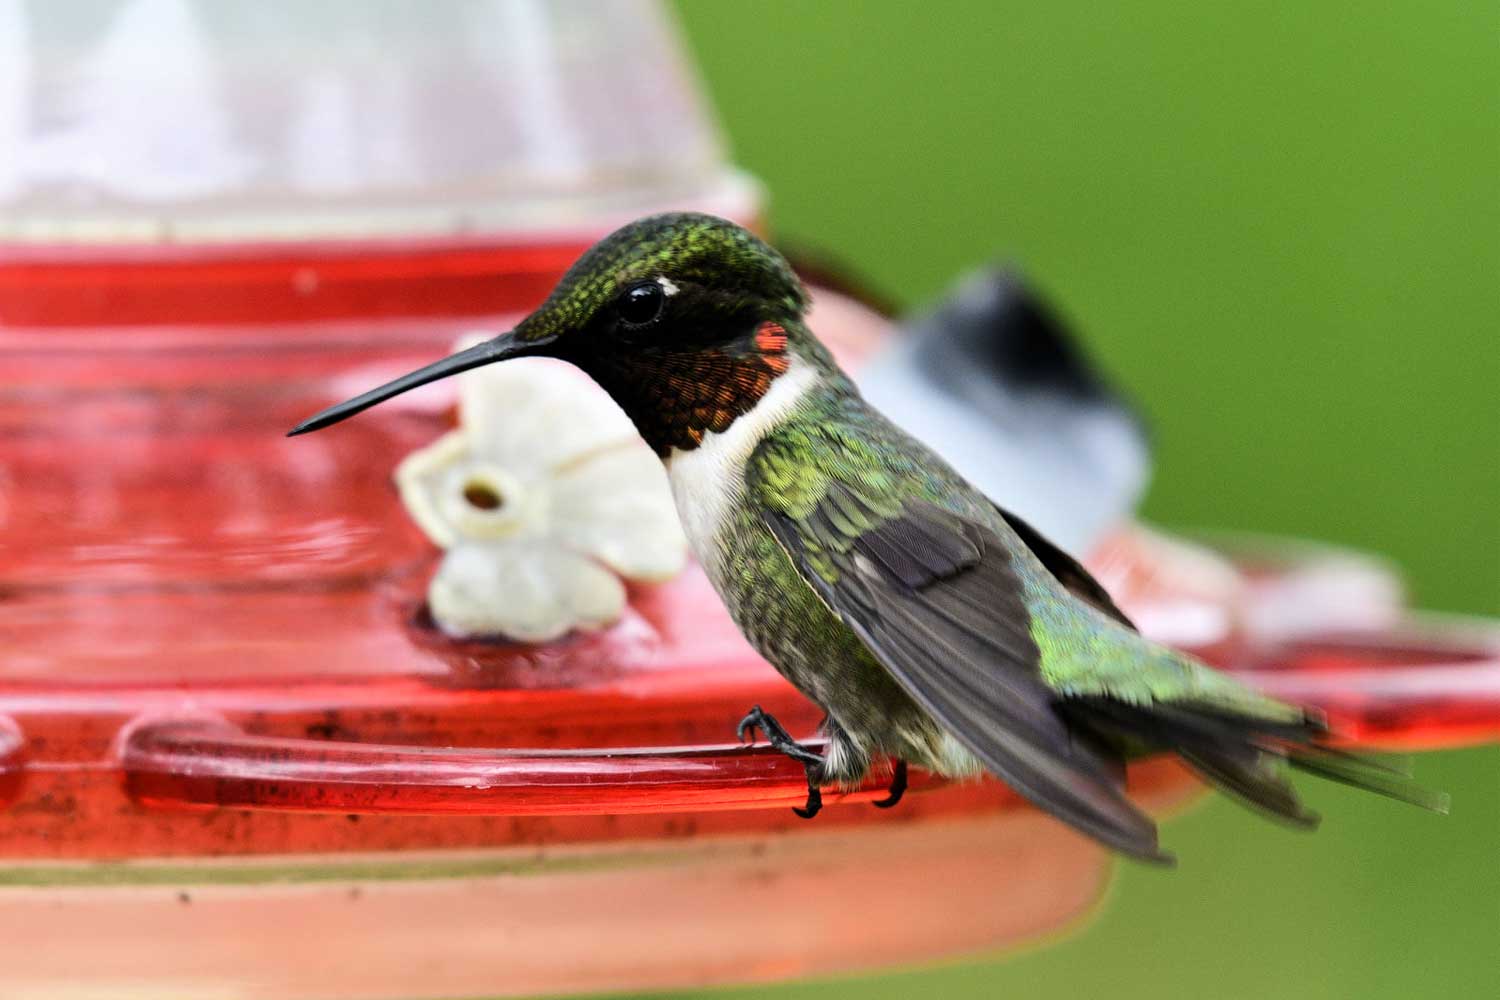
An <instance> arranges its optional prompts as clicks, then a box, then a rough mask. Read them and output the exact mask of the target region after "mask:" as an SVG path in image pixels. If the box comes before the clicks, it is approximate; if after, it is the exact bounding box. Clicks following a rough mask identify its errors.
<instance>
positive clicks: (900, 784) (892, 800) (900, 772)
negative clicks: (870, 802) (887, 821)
mask: <svg viewBox="0 0 1500 1000" xmlns="http://www.w3.org/2000/svg"><path fill="white" fill-rule="evenodd" d="M905 794H906V761H904V760H898V761H896V773H895V774H893V775H891V790H890V793H889V794H887V795H886V797H885V798H883V799H879V800H877V801H876V802H875V803H874V805H875V808H876V809H889V808H890V807H891V806H893V805H895V804H896V803H897V802H900V801H901V798H902V796H904V795H905Z"/></svg>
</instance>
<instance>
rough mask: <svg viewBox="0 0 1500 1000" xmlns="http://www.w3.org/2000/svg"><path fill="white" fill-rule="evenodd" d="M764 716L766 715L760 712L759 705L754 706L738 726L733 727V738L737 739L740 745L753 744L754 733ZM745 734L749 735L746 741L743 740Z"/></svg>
mask: <svg viewBox="0 0 1500 1000" xmlns="http://www.w3.org/2000/svg"><path fill="white" fill-rule="evenodd" d="M765 715H766V713H765V712H762V711H761V709H760V706H759V705H756V706H755V707H754V708H752V709H751V710H750V711H748V712H746V713H745V717H744V718H743V719H741V720H740V724H739V725H737V726H735V727H734V735H735V737H736V738H738V739H739V741H740V742H741V743H745V742H749V743H754V742H755V731H756V730H757V729H759V728H760V723H761V720H762V719H764V718H765ZM746 733H749V734H750V739H749V740H748V741H747V740H746V739H745V734H746Z"/></svg>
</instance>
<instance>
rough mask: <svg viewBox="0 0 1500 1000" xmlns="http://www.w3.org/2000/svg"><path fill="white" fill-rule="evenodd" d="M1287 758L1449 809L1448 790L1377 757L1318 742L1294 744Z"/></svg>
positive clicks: (1310, 769) (1370, 788) (1332, 776)
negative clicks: (1427, 784) (1416, 778)
mask: <svg viewBox="0 0 1500 1000" xmlns="http://www.w3.org/2000/svg"><path fill="white" fill-rule="evenodd" d="M1286 758H1287V762H1288V763H1289V764H1291V766H1292V767H1294V768H1296V769H1297V770H1299V771H1305V772H1307V773H1308V774H1316V775H1317V776H1318V777H1320V778H1326V779H1327V780H1329V781H1337V782H1339V783H1340V784H1343V785H1351V786H1353V787H1355V788H1360V789H1363V790H1364V791H1367V792H1374V793H1375V794H1377V795H1384V796H1385V797H1387V798H1391V799H1395V800H1397V801H1398V802H1407V803H1410V804H1411V805H1414V806H1421V807H1422V808H1423V809H1426V810H1428V811H1429V812H1435V813H1444V814H1446V813H1447V812H1448V804H1449V799H1448V794H1447V793H1446V792H1435V791H1433V790H1432V789H1430V788H1423V787H1422V786H1421V785H1419V784H1417V783H1416V782H1415V781H1413V780H1412V779H1411V775H1410V774H1407V773H1406V772H1405V771H1403V770H1401V769H1400V768H1396V767H1391V766H1390V765H1389V764H1387V763H1385V762H1384V761H1381V760H1378V759H1376V758H1373V757H1367V756H1364V755H1362V754H1357V753H1350V752H1348V751H1347V750H1340V749H1338V748H1337V747H1330V746H1322V745H1320V744H1316V743H1311V744H1306V745H1303V746H1300V747H1293V748H1291V749H1290V750H1289V751H1288V752H1287V755H1286Z"/></svg>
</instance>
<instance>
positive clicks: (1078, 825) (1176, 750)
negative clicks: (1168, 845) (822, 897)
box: [290, 213, 1443, 863]
mask: <svg viewBox="0 0 1500 1000" xmlns="http://www.w3.org/2000/svg"><path fill="white" fill-rule="evenodd" d="M808 303H809V299H808V294H807V292H806V290H805V289H804V287H803V285H802V283H801V282H800V281H799V279H798V277H797V276H796V274H795V273H794V272H793V271H792V269H791V267H790V266H789V265H788V264H787V262H786V260H785V259H784V258H783V257H782V256H781V255H780V254H779V253H778V252H776V251H775V250H774V249H772V248H771V247H770V246H768V245H767V244H766V243H765V242H763V241H762V240H761V239H759V238H758V237H756V236H755V235H754V234H752V233H750V232H749V231H747V230H746V229H744V228H742V227H740V226H738V225H736V224H734V223H733V222H730V221H727V220H725V219H720V218H716V217H714V216H710V215H703V214H697V213H667V214H661V215H654V216H650V217H647V218H643V219H640V220H637V221H635V222H632V223H630V224H628V225H625V226H624V227H622V228H620V229H618V230H616V231H615V232H613V233H612V234H610V235H609V236H607V237H605V238H604V239H603V240H601V241H600V242H598V243H597V244H595V245H594V246H593V247H592V248H591V249H589V250H588V251H587V252H586V253H585V254H584V255H583V256H582V257H581V258H579V260H578V261H577V262H576V263H575V264H574V265H573V266H572V267H571V268H570V269H569V270H568V272H567V273H566V274H565V275H564V276H563V278H562V279H561V280H560V281H559V283H558V284H557V286H556V288H555V289H554V290H553V291H552V293H551V295H550V296H549V297H548V298H547V300H546V301H545V302H544V303H543V304H542V305H541V306H540V307H538V308H537V309H536V311H535V312H533V313H531V314H530V315H528V316H527V317H526V318H525V319H523V320H522V321H521V322H520V323H519V324H517V325H516V326H515V328H514V329H512V330H510V331H508V332H506V333H502V334H500V335H499V336H497V337H495V338H493V339H491V340H488V341H485V342H483V343H481V344H479V345H477V346H474V347H471V348H469V349H467V350H464V351H461V352H459V353H457V354H453V355H451V356H449V357H446V358H443V359H442V360H440V361H437V362H435V363H433V364H431V365H428V366H427V367H425V368H421V369H419V370H417V371H415V372H412V373H410V374H408V375H405V376H403V377H401V378H398V379H396V380H394V381H392V382H389V383H387V384H386V385H383V386H380V387H378V388H375V389H372V390H370V391H368V392H366V393H364V394H362V395H359V396H356V397H355V398H353V399H350V400H348V401H346V402H344V403H340V404H338V405H336V406H332V407H330V408H328V409H326V410H324V411H323V412H321V413H319V414H317V415H315V416H313V417H311V418H309V419H308V420H306V421H304V422H303V423H301V424H300V425H298V426H297V427H296V428H294V429H293V430H292V431H291V432H290V433H291V434H292V435H297V434H303V433H307V432H309V431H314V430H318V429H320V428H323V427H327V426H329V425H330V424H334V423H337V422H338V421H341V420H344V419H345V418H347V417H350V416H353V415H354V414H356V413H359V412H360V411H362V410H364V409H366V408H368V407H370V406H373V405H375V404H376V403H379V402H381V401H383V400H386V399H389V398H391V397H392V396H395V395H397V394H399V393H402V392H405V391H407V390H409V389H412V388H415V387H417V386H420V385H424V384H426V383H429V382H432V381H434V380H436V379H440V378H444V377H446V376H448V375H452V374H455V373H458V372H462V371H467V370H469V369H471V368H475V367H478V366H481V365H489V364H497V363H500V362H503V361H506V360H508V359H513V358H522V357H550V358H557V359H560V360H562V361H565V362H568V363H570V364H572V365H574V366H576V367H578V368H579V369H581V370H582V371H583V372H584V373H586V374H587V375H588V376H589V377H590V378H592V379H593V380H594V381H595V382H596V383H598V385H599V386H600V387H602V388H603V389H604V390H605V391H606V392H608V393H609V395H610V396H611V397H613V398H614V400H615V402H616V403H617V404H618V405H619V406H620V408H621V409H622V410H623V411H624V412H625V413H626V414H627V415H628V416H629V417H630V419H631V420H632V421H633V422H634V424H635V427H636V429H637V430H638V432H639V433H640V435H641V437H642V438H644V439H645V441H646V442H647V443H648V444H649V445H650V446H651V447H652V448H653V449H654V450H655V451H656V453H657V454H658V455H659V456H660V457H661V460H662V462H663V463H664V464H665V466H666V470H667V475H668V479H669V481H670V483H671V488H672V494H673V498H674V500H675V502H676V505H677V509H678V512H679V515H680V517H681V520H682V523H683V527H684V529H685V532H686V534H687V537H688V540H689V543H690V545H691V547H692V550H693V552H694V554H695V556H696V557H697V559H698V561H699V562H700V563H701V565H702V567H703V569H704V571H705V572H706V573H707V575H708V578H709V580H710V581H711V582H712V584H713V586H714V588H715V589H716V590H717V592H718V594H719V596H720V598H721V599H722V600H723V602H724V604H725V606H726V607H727V609H728V611H729V614H730V616H731V617H732V618H733V620H734V622H735V624H736V625H737V626H738V628H739V629H740V631H741V632H742V633H743V634H744V635H745V637H746V639H747V640H748V641H749V642H750V644H751V645H752V646H753V647H754V648H755V649H756V650H757V651H758V652H759V653H760V654H761V655H762V656H763V657H764V658H765V659H766V660H767V661H769V662H770V663H771V664H772V665H773V666H774V667H775V668H776V669H777V670H778V671H779V672H780V673H781V674H782V675H783V676H784V677H786V679H787V680H789V681H790V682H791V683H792V684H793V685H794V686H795V687H796V688H797V689H798V690H800V691H801V692H802V693H803V694H804V695H806V696H807V697H808V698H810V699H811V700H812V701H813V702H815V703H816V704H817V705H818V706H819V707H820V708H821V709H822V710H823V711H824V712H825V713H826V716H827V717H826V719H825V720H824V722H823V723H822V726H821V730H822V734H823V736H824V737H825V738H826V743H824V744H823V747H822V749H821V750H819V749H817V747H816V745H815V744H808V743H802V742H798V741H797V740H795V739H793V738H792V737H791V736H790V735H789V734H788V733H787V732H786V730H785V729H784V728H783V727H782V726H781V725H780V724H779V723H778V722H777V720H776V719H775V718H774V717H772V716H771V715H769V714H768V713H766V712H764V711H762V710H761V709H760V707H759V706H756V707H754V708H752V709H751V710H750V711H749V712H748V713H747V714H746V715H745V717H744V718H743V719H742V720H740V722H739V725H738V727H737V732H738V735H739V736H740V738H741V739H742V740H743V739H745V738H746V737H747V735H748V736H749V738H751V739H754V738H755V734H756V733H757V732H763V733H764V734H765V736H766V738H767V740H768V742H769V743H771V745H772V746H774V747H775V748H776V749H777V750H779V751H781V752H783V753H785V754H787V755H789V756H790V757H792V758H794V759H795V760H797V761H799V762H801V763H802V764H803V765H804V767H805V770H806V775H807V785H808V791H807V802H806V804H805V805H804V806H803V807H802V808H800V809H798V810H797V811H798V813H799V814H801V815H803V816H806V817H811V816H813V815H815V814H816V813H817V812H818V810H819V809H820V808H821V805H822V789H823V788H824V787H825V786H838V787H844V788H849V787H853V786H856V785H859V784H860V783H862V782H863V781H864V780H865V778H866V776H867V775H868V773H869V772H870V771H871V769H872V768H875V767H881V768H886V767H889V768H890V769H891V774H892V777H891V787H890V794H889V795H888V796H887V797H886V798H885V799H883V800H882V801H881V802H878V803H876V804H877V805H882V806H891V805H894V804H895V803H896V802H897V801H899V800H900V798H901V795H902V793H903V792H904V791H905V788H906V780H907V779H906V775H907V765H908V764H911V765H914V766H918V767H921V768H924V769H926V770H928V771H930V772H934V773H936V774H938V775H941V776H944V777H948V778H953V779H963V778H969V777H973V776H977V775H979V774H981V773H983V772H988V773H990V774H992V775H994V776H995V777H997V778H999V779H1000V780H1002V781H1004V782H1005V783H1006V784H1008V785H1010V786H1011V787H1012V788H1013V789H1015V790H1016V791H1017V792H1018V793H1020V794H1021V795H1022V796H1024V797H1025V798H1027V799H1029V800H1030V801H1031V802H1033V803H1034V804H1036V805H1037V806H1039V807H1040V808H1041V809H1043V810H1045V811H1047V812H1049V813H1051V814H1052V815H1053V816H1055V817H1057V818H1058V819H1060V820H1062V821H1063V822H1064V823H1067V824H1069V825H1071V826H1072V827H1074V828H1075V829H1077V830H1079V831H1081V832H1082V833H1084V834H1086V835H1088V836H1090V837H1092V838H1094V839H1096V840H1097V841H1099V842H1101V843H1103V844H1105V845H1107V846H1109V847H1110V848H1113V849H1115V850H1116V851H1119V852H1121V853H1123V854H1125V855H1128V856H1130V857H1133V858H1137V859H1141V860H1143V861H1151V862H1163V863H1170V862H1171V861H1172V858H1171V856H1170V855H1169V854H1166V853H1165V852H1163V851H1162V849H1161V848H1160V847H1159V845H1158V836H1157V829H1156V825H1155V823H1154V822H1153V821H1152V819H1151V818H1150V817H1149V816H1147V815H1146V814H1145V813H1144V812H1142V811H1141V810H1140V809H1139V808H1138V807H1137V806H1136V805H1134V804H1133V803H1132V802H1131V800H1130V799H1129V798H1128V797H1127V796H1126V794H1125V764H1126V762H1128V761H1130V760H1132V759H1135V758H1139V757H1143V756H1148V755H1154V754H1161V753H1173V754H1176V755H1178V756H1179V757H1181V758H1182V759H1183V760H1184V761H1185V762H1186V763H1187V764H1188V765H1189V766H1190V767H1191V768H1193V769H1194V770H1196V771H1197V772H1198V773H1199V774H1200V775H1201V776H1203V777H1204V778H1205V779H1206V780H1207V781H1208V782H1210V783H1211V784H1213V785H1216V786H1217V787H1219V788H1220V789H1222V790H1224V791H1226V792H1228V793H1230V794H1231V795H1232V796H1234V797H1236V798H1238V799H1239V800H1241V801H1242V802H1244V803H1246V804H1248V805H1250V806H1252V807H1254V808H1255V809H1258V810H1259V811H1261V812H1263V813H1265V814H1268V815H1269V816H1272V817H1274V818H1277V819H1280V820H1283V821H1285V822H1287V823H1290V824H1292V825H1294V826H1299V827H1311V826H1313V825H1315V824H1316V823H1317V816H1316V815H1315V814H1314V813H1312V812H1311V811H1310V810H1308V809H1307V808H1306V807H1305V806H1304V805H1303V804H1302V802H1301V800H1300V799H1299V797H1298V795H1297V793H1296V791H1295V790H1294V788H1293V787H1292V785H1291V783H1290V781H1289V780H1288V777H1287V765H1290V766H1292V767H1296V768H1300V769H1302V770H1304V771H1309V772H1313V773H1316V774H1319V775H1322V776H1324V777H1328V778H1332V779H1335V780H1339V781H1343V782H1346V783H1349V784H1353V785H1356V786H1359V787H1362V788H1366V789H1369V790H1372V791H1375V792H1380V793H1383V794H1386V795H1389V796H1392V797H1395V798H1398V799H1404V800H1407V801H1410V802H1413V803H1417V804H1420V805H1424V806H1428V807H1430V808H1435V809H1442V808H1443V800H1442V799H1441V798H1440V797H1438V796H1435V795H1433V794H1431V793H1429V792H1426V791H1425V790H1423V789H1420V788H1417V787H1414V786H1413V785H1412V784H1411V783H1410V782H1409V781H1408V780H1407V779H1406V777H1405V775H1404V774H1403V773H1401V772H1398V771H1394V770H1388V769H1386V768H1385V767H1384V766H1383V765H1381V764H1379V763H1377V762H1374V761H1370V760H1367V759H1365V758H1362V757H1357V756H1354V755H1352V754H1349V753H1347V752H1344V751H1341V750H1339V749H1337V748H1336V747H1333V746H1329V745H1327V739H1328V736H1329V733H1328V731H1327V727H1326V725H1325V723H1324V721H1323V719H1322V718H1321V717H1320V715H1319V714H1318V713H1317V712H1316V711H1314V710H1310V709H1306V708H1303V707H1299V706H1296V705H1291V704H1286V703H1283V702H1281V701H1278V700H1275V699H1272V698H1270V697H1267V696H1265V695H1263V694H1260V693H1258V692H1256V691H1254V690H1252V689H1250V688H1248V687H1246V686H1244V685H1243V684H1241V683H1239V682H1238V681H1236V680H1234V679H1233V678H1231V677H1229V676H1228V675H1226V674H1223V673H1221V672H1218V671H1215V670H1213V669H1212V668H1210V667H1208V666H1206V665H1204V664H1202V663H1200V662H1198V661H1196V660H1194V659H1192V658H1191V657H1189V656H1187V655H1185V654H1183V653H1180V652H1177V651H1174V650H1172V649H1169V648H1166V647H1164V646H1162V645H1158V644H1156V643H1153V642H1151V641H1150V640H1148V639H1146V638H1145V637H1143V636H1142V635H1141V634H1140V633H1139V632H1138V631H1137V630H1136V629H1135V627H1134V625H1133V624H1132V623H1131V621H1130V619H1129V618H1127V617H1126V615H1125V614H1124V613H1123V612H1122V611H1121V610H1120V609H1119V608H1118V607H1117V606H1116V605H1115V603H1114V601H1113V600H1112V599H1111V598H1110V596H1109V594H1108V593H1107V592H1106V591H1105V589H1104V588H1103V587H1102V586H1101V585H1100V584H1099V583H1098V582H1097V581H1096V580H1095V579H1094V578H1093V577H1092V576H1090V575H1089V573H1088V571H1087V570H1086V569H1084V567H1083V566H1082V565H1080V564H1079V562H1078V561H1077V560H1076V559H1074V558H1073V557H1072V556H1070V555H1069V554H1068V553H1066V552H1065V551H1064V550H1063V549H1061V548H1059V547H1058V546H1056V545H1054V544H1053V543H1052V542H1050V541H1049V540H1048V539H1047V538H1046V537H1045V536H1043V535H1042V534H1041V533H1040V532H1038V531H1036V530H1035V529H1034V528H1032V526H1031V525H1029V524H1028V523H1027V522H1025V521H1024V520H1022V519H1021V518H1019V517H1017V516H1015V515H1014V514H1011V513H1009V512H1007V511H1005V510H1003V509H1001V508H999V507H998V506H996V505H995V504H994V503H993V502H991V501H990V499H989V498H988V497H986V496H985V495H984V494H983V493H982V492H980V491H979V490H978V489H976V488H975V487H974V486H972V485H970V484H969V483H968V482H967V481H966V480H965V479H964V478H963V477H962V476H960V475H959V474H958V473H957V472H955V471H954V470H953V469H952V468H951V467H950V466H949V465H948V464H947V463H945V462H944V461H943V460H942V459H941V458H939V457H938V456H937V455H936V454H935V453H934V452H933V451H932V450H930V449H929V448H927V447H926V446H924V445H923V444H922V443H921V442H919V441H917V440H915V439H914V438H912V437H911V436H910V435H908V434H907V433H905V432H904V431H903V430H902V429H901V428H899V427H897V426H896V425H895V424H893V423H892V422H891V421H890V420H888V419H886V417H884V416H883V415H882V414H881V413H880V412H878V411H877V410H876V409H874V408H873V407H872V406H871V405H869V404H868V403H867V402H866V401H865V400H864V398H863V397H862V396H861V395H860V392H859V389H858V388H857V387H856V385H855V383H854V381H853V380H852V379H851V378H850V377H849V376H848V375H847V374H845V373H844V372H843V371H842V370H841V369H840V368H839V366H838V365H837V364H836V363H835V361H834V359H833V357H832V355H831V354H830V353H829V351H828V350H827V349H826V348H825V347H824V346H823V344H822V343H821V342H820V341H819V340H818V338H817V337H816V336H815V335H814V334H813V332H812V330H810V329H809V328H808V325H807V322H806V319H805V314H806V311H807V308H808Z"/></svg>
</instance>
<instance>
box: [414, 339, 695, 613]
mask: <svg viewBox="0 0 1500 1000" xmlns="http://www.w3.org/2000/svg"><path fill="white" fill-rule="evenodd" d="M472 342H473V341H467V342H466V343H465V344H463V345H461V346H467V344H468V343H472ZM459 380H460V385H459V428H458V429H457V430H455V431H452V432H450V433H448V434H445V435H444V436H443V437H441V438H439V439H438V440H437V441H436V442H434V443H433V444H431V445H429V446H427V447H425V448H422V449H420V450H418V451H415V452H413V453H412V454H411V455H409V456H407V458H406V459H405V460H404V461H403V462H402V463H401V464H400V466H399V467H397V469H396V484H397V486H398V487H399V488H400V491H401V499H402V501H403V502H404V503H405V504H406V509H407V510H408V511H409V512H410V514H411V516H412V518H413V519H414V520H415V521H416V522H417V524H418V525H419V526H420V527H421V528H422V530H423V531H424V532H426V534H427V536H428V537H429V538H431V539H432V541H433V542H435V543H436V544H437V545H439V546H441V547H443V548H445V549H447V550H448V551H447V554H446V555H445V556H444V557H443V561H442V563H441V565H440V566H439V567H438V571H437V573H436V575H434V576H433V578H432V581H431V583H430V584H429V585H428V591H427V599H428V605H429V607H430V608H431V610H432V616H433V618H434V620H435V621H436V622H437V624H438V625H439V626H440V627H441V628H442V629H443V631H445V632H447V633H448V634H449V635H453V636H457V637H466V636H479V635H486V636H488V635H503V636H507V637H509V638H512V639H519V640H523V641H527V642H545V641H548V640H551V639H556V638H558V637H559V636H562V635H563V634H565V633H566V632H568V631H569V630H571V629H575V628H577V629H593V628H600V627H602V626H604V625H607V624H609V623H610V622H613V621H615V620H616V619H617V618H618V617H619V616H620V613H621V611H623V610H624V607H625V587H624V584H623V583H622V582H621V580H620V577H622V576H623V577H625V578H627V579H631V580H645V581H659V580H665V579H668V578H670V577H671V576H673V575H674V574H675V573H677V571H678V570H680V569H681V568H682V565H683V561H684V559H685V557H686V552H687V542H686V540H685V539H684V537H683V534H682V527H681V525H680V524H679V523H678V520H677V513H676V509H675V507H674V506H673V503H672V495H671V491H670V489H669V487H668V485H667V479H666V474H665V472H664V471H663V469H662V466H661V463H660V461H658V460H657V457H656V456H655V455H654V454H652V452H651V450H650V448H648V447H647V446H646V444H645V443H644V442H643V441H641V439H640V438H639V437H637V436H636V433H635V429H634V427H632V425H631V423H630V420H629V418H627V417H626V416H625V414H624V413H622V412H621V411H620V409H619V407H617V406H616V405H615V404H614V402H613V401H612V400H611V399H610V398H609V397H608V396H607V395H606V394H605V393H604V392H603V391H602V390H601V389H599V388H598V386H596V385H594V384H593V382H591V381H589V379H588V378H587V377H586V376H584V375H583V374H582V373H581V372H579V371H577V370H576V369H574V368H571V367H569V366H567V365H564V364H561V363H559V362H554V361H545V360H536V359H527V360H519V361H508V362H506V363H504V364H498V365H490V366H487V367H483V368H477V369H474V370H472V371H469V372H466V373H464V374H463V375H460V376H459Z"/></svg>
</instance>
